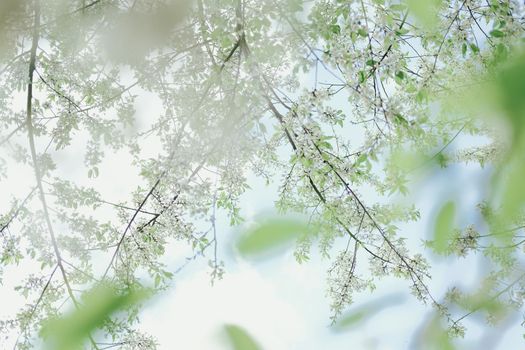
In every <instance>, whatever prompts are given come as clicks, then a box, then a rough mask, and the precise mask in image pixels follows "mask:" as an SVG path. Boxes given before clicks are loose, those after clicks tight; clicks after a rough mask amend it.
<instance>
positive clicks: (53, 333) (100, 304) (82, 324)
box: [40, 285, 148, 350]
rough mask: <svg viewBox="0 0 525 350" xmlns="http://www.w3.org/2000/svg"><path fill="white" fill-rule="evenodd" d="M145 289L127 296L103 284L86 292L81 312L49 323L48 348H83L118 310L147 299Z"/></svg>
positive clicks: (46, 328) (45, 335)
mask: <svg viewBox="0 0 525 350" xmlns="http://www.w3.org/2000/svg"><path fill="white" fill-rule="evenodd" d="M147 295H148V292H147V291H146V290H144V289H129V290H128V291H126V292H125V293H124V294H119V293H118V292H117V290H116V289H115V288H114V287H112V286H108V285H100V286H97V287H95V288H93V289H92V290H90V291H88V292H86V293H84V295H83V297H82V305H80V306H79V308H78V309H77V310H75V311H74V312H72V313H70V314H69V315H65V316H63V317H61V318H58V319H52V320H50V321H48V322H47V323H46V324H45V325H44V327H43V328H42V330H41V332H40V335H41V336H42V338H44V339H45V344H46V347H45V348H46V349H50V350H51V349H52V350H71V349H77V348H81V347H82V344H84V343H85V342H86V340H87V339H88V337H89V336H90V334H91V333H92V332H94V331H96V330H97V329H98V328H99V327H100V326H102V325H103V324H104V322H105V321H106V320H107V319H108V317H110V316H111V315H112V314H113V313H115V312H116V311H120V310H124V309H126V308H128V307H130V306H133V305H136V304H137V303H139V302H141V301H142V300H144V298H145V297H146V296H147Z"/></svg>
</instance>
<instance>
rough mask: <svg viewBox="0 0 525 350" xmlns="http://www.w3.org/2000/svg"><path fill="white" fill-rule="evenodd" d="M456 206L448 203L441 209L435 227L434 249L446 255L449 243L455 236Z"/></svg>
mask: <svg viewBox="0 0 525 350" xmlns="http://www.w3.org/2000/svg"><path fill="white" fill-rule="evenodd" d="M455 211H456V205H455V204H454V202H450V201H449V202H447V203H445V205H443V206H442V207H441V210H440V211H439V213H438V215H437V218H436V224H435V227H434V249H435V251H436V252H438V253H444V252H445V251H446V249H447V247H448V242H449V240H450V238H451V237H452V235H453V229H454V215H455Z"/></svg>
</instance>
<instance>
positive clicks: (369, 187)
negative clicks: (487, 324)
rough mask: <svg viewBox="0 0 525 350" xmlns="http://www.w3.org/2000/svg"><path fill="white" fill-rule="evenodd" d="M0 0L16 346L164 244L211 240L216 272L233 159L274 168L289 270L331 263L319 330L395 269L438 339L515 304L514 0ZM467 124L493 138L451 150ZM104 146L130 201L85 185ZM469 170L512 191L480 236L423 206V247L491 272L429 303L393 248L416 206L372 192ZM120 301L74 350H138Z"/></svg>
mask: <svg viewBox="0 0 525 350" xmlns="http://www.w3.org/2000/svg"><path fill="white" fill-rule="evenodd" d="M1 6H2V12H1V13H2V15H1V17H0V23H1V26H2V35H3V37H4V38H5V39H4V40H2V42H3V44H2V68H1V70H0V76H1V78H0V79H1V84H2V93H1V95H0V98H1V104H0V106H2V107H1V109H0V113H1V118H2V139H1V141H0V142H1V145H2V147H4V149H6V150H7V151H8V153H7V154H6V155H5V156H3V159H2V160H3V164H5V167H4V176H5V174H6V173H7V172H8V171H9V168H10V167H13V166H14V165H12V162H13V161H16V162H18V163H20V164H21V166H30V167H31V168H32V171H33V173H34V181H33V183H32V184H31V185H30V186H28V188H27V194H26V195H25V196H23V197H18V198H13V203H12V207H11V209H9V210H8V211H7V212H6V213H5V214H4V215H3V216H2V218H1V219H2V220H1V221H0V223H1V232H2V246H3V249H2V258H1V261H2V266H4V267H7V266H9V265H13V264H14V265H16V264H19V263H21V262H23V261H33V262H36V263H38V264H39V265H40V272H39V273H38V274H36V275H32V276H29V277H28V278H27V279H26V280H25V283H24V284H23V285H21V286H18V287H17V290H18V291H19V292H20V293H21V294H23V295H25V296H26V297H27V298H28V300H29V304H28V305H27V307H25V308H24V309H22V310H20V312H19V313H18V315H17V316H16V317H15V318H14V319H11V320H6V321H3V322H2V324H1V325H2V328H3V329H5V330H9V329H11V330H13V329H15V330H16V332H18V333H19V334H20V335H19V338H18V341H17V347H18V348H21V349H24V348H30V347H31V346H32V344H33V342H34V337H35V334H36V333H37V332H38V330H39V329H41V328H42V326H43V325H44V324H45V323H46V322H48V319H50V318H56V317H59V316H60V315H61V313H62V312H61V306H62V304H64V303H66V304H71V305H73V306H74V307H77V308H80V307H81V306H82V304H83V302H82V300H81V298H80V296H81V293H82V292H83V291H86V290H89V289H90V288H91V287H92V286H94V285H97V284H105V283H112V285H113V286H114V288H115V293H117V294H119V293H125V291H128V290H130V289H135V288H139V287H140V286H144V285H148V284H151V285H153V286H154V289H156V290H161V289H163V288H166V287H167V286H168V285H169V281H170V280H171V278H172V277H173V273H172V272H169V271H168V269H167V268H166V266H165V265H164V264H163V263H162V262H161V257H162V256H163V255H165V254H166V253H167V252H166V248H167V247H168V245H169V243H170V242H172V241H184V242H187V243H188V244H189V245H190V246H191V247H192V249H193V252H194V254H196V255H201V254H203V253H204V252H205V251H208V250H212V251H213V252H211V253H209V255H210V256H211V258H210V268H211V275H212V279H215V278H220V276H221V275H222V273H223V266H222V264H221V262H220V256H218V254H217V250H216V247H217V244H216V243H217V239H219V237H217V232H216V227H215V215H216V211H222V212H225V213H227V215H229V218H230V221H231V224H232V225H238V224H240V223H241V222H242V208H240V207H239V205H238V199H239V196H240V195H241V194H242V193H243V192H245V191H246V190H248V189H249V184H248V183H247V180H246V174H247V171H248V170H251V171H253V172H254V173H256V174H257V175H258V176H261V177H263V178H265V179H267V181H269V182H270V181H275V179H277V178H280V179H281V195H280V199H279V201H278V202H277V203H276V208H278V210H279V211H281V212H282V213H291V212H292V213H300V214H303V215H305V216H307V217H308V227H309V229H308V230H307V231H309V232H310V234H308V235H302V236H300V238H299V240H298V245H297V249H296V252H295V254H296V257H297V259H298V261H304V260H307V259H308V255H309V252H310V249H311V245H312V244H313V242H314V241H315V240H317V241H318V242H319V249H320V250H321V252H322V253H323V254H324V255H326V256H327V257H331V256H334V255H335V257H334V258H333V267H332V268H331V269H330V270H329V272H328V282H329V295H330V298H331V308H332V311H333V321H334V322H336V321H337V320H338V319H339V318H340V316H341V314H342V312H343V311H344V309H345V308H346V307H347V306H348V305H349V304H350V303H351V302H352V296H353V295H354V294H355V293H358V292H362V291H364V290H373V289H374V287H375V284H376V283H377V282H378V281H379V280H380V279H381V278H382V277H384V276H390V275H394V276H396V277H400V278H404V279H406V280H407V281H408V285H409V286H410V288H411V290H412V293H413V294H414V295H415V296H416V297H417V298H419V299H420V300H421V301H423V302H426V303H428V304H430V305H431V306H433V307H434V308H435V310H436V312H437V314H438V315H439V317H441V318H442V319H443V320H444V321H445V322H446V326H447V327H448V330H449V333H450V334H451V335H463V334H464V332H465V329H464V328H463V326H462V325H461V323H460V321H461V320H462V319H464V318H465V317H467V316H468V315H470V314H472V313H474V312H477V311H484V312H486V313H487V314H488V316H489V317H491V318H493V319H494V318H496V317H497V316H498V315H501V314H502V312H503V311H504V310H505V309H506V308H513V309H515V308H516V307H518V308H519V307H521V305H522V302H523V277H524V276H523V275H516V273H517V271H519V270H520V269H521V265H520V262H521V258H520V255H519V251H520V249H522V248H523V241H520V240H519V239H520V237H521V236H522V235H521V230H522V227H523V218H522V215H521V213H522V210H521V209H522V204H523V203H522V199H521V198H523V197H522V196H520V194H522V192H521V191H522V190H521V189H520V188H521V187H522V186H521V185H520V184H519V174H520V170H522V168H523V165H522V164H521V163H522V162H521V161H520V158H519V157H520V156H519V150H520V149H521V147H522V141H521V132H520V130H521V125H522V124H521V117H522V116H523V115H522V114H523V108H522V107H523V106H522V102H519V103H518V102H517V101H523V99H522V97H523V96H522V94H523V91H525V90H524V89H520V88H522V87H523V81H524V80H520V79H518V78H519V77H521V76H523V74H524V73H523V72H524V71H525V69H523V68H524V67H523V65H522V64H521V63H520V61H519V57H520V53H519V52H520V50H521V49H520V48H519V44H518V42H519V41H520V40H521V38H522V37H523V6H522V5H521V4H519V3H518V2H517V1H510V0H507V1H496V0H491V1H485V0H465V1H440V0H425V1H411V0H408V1H406V2H405V1H402V2H398V1H386V0H385V1H384V0H368V1H365V0H360V1H339V0H319V1H315V2H307V1H300V0H289V1H286V2H281V1H273V0H268V1H262V2H261V1H256V0H219V1H217V0H215V1H208V0H196V1H195V2H191V3H190V2H184V1H182V0H181V1H161V0H141V1H116V0H94V1H92V2H89V1H85V0H82V1H71V2H65V1H60V0H47V1H43V0H33V1H29V0H28V1H15V0H9V1H5V2H4V3H3V4H2V5H1ZM514 57H518V58H514ZM502 72H503V73H502ZM520 74H521V75H520ZM494 77H496V78H494ZM487 81H488V82H489V83H486V82H487ZM481 84H487V85H481ZM471 86H489V87H490V89H489V90H490V91H493V92H495V93H494V94H493V95H494V96H500V95H501V96H503V97H501V96H500V97H501V98H499V97H495V98H493V99H492V100H491V99H490V98H487V99H486V101H487V103H488V105H489V106H491V108H493V107H501V108H500V109H499V110H498V113H499V114H500V115H502V116H504V117H505V118H506V117H508V118H507V119H508V120H509V121H510V124H511V126H512V127H513V129H512V130H515V135H514V138H513V139H512V141H511V142H510V143H506V142H503V141H502V140H501V139H500V138H501V134H500V133H498V131H497V130H496V128H495V127H494V126H493V124H492V123H491V122H490V121H487V120H484V119H480V118H477V117H476V115H474V114H475V113H473V111H477V110H478V109H479V106H480V105H482V104H481V103H479V102H477V103H473V104H469V103H467V102H465V103H462V104H463V105H462V106H458V104H457V103H450V101H456V100H453V97H454V96H458V95H461V96H467V95H468V94H467V93H466V92H465V91H466V89H468V88H469V87H471ZM487 91H488V90H487ZM506 92H511V94H508V93H506ZM143 96H148V98H149V99H150V101H154V103H155V104H156V105H157V106H159V111H158V112H155V111H152V112H151V116H150V118H151V119H150V120H149V121H148V122H149V125H147V126H146V127H144V126H140V125H137V123H138V122H141V121H138V120H136V111H135V108H137V106H139V105H140V99H141V98H143ZM22 99H23V100H25V103H24V107H23V108H21V103H20V101H21V100H22ZM465 101H466V98H465ZM503 119H504V118H503ZM465 133H469V134H471V135H476V136H478V137H487V139H488V140H489V141H487V142H484V143H483V144H482V145H481V146H478V147H475V148H472V147H467V148H464V149H459V150H456V151H451V150H450V148H451V147H450V146H451V144H453V142H454V140H456V139H457V138H458V136H459V135H460V134H465ZM152 140H154V141H152ZM153 142H155V143H157V144H159V147H157V148H155V147H151V146H149V144H151V143H153ZM79 149H82V150H83V157H84V167H85V170H84V172H85V175H84V176H83V178H82V183H79V182H78V181H77V182H75V181H72V180H71V179H70V178H69V179H68V176H67V174H65V172H64V169H66V168H67V167H68V166H69V164H67V163H66V162H61V161H60V159H64V158H65V157H66V155H67V154H76V155H78V150H79ZM119 151H120V152H122V151H125V152H126V153H127V154H129V155H130V163H132V164H133V165H134V166H135V169H136V170H137V172H139V174H140V180H139V183H137V184H136V189H135V190H134V191H133V192H132V193H130V194H129V196H128V198H127V199H126V201H123V202H113V201H112V200H111V199H110V198H107V197H105V196H104V195H103V192H104V191H103V190H102V189H101V188H102V187H103V186H100V184H102V183H104V184H109V185H110V186H111V185H112V184H114V183H116V182H118V181H119V178H123V177H126V176H130V175H129V174H127V173H123V174H114V173H104V172H103V171H101V168H100V164H101V163H102V162H103V159H104V155H105V154H108V153H111V152H119ZM68 152H69V153H68ZM148 153H149V155H148ZM151 153H153V155H151ZM8 159H9V160H8ZM501 159H505V160H506V161H504V162H500V160H501ZM465 161H476V162H479V163H480V164H482V165H485V164H492V165H494V166H495V167H496V168H497V169H500V170H499V171H497V172H496V174H495V175H494V181H495V183H498V181H499V183H502V182H503V183H505V181H507V180H505V179H509V178H510V179H511V180H510V183H511V184H512V187H508V186H507V187H506V186H505V185H501V186H500V187H502V188H501V189H500V191H498V189H496V190H495V191H494V193H491V194H490V196H489V197H488V198H487V201H486V202H484V203H482V204H480V206H479V207H480V209H481V213H482V214H483V217H484V219H485V221H486V222H487V223H488V224H489V225H488V229H487V230H486V232H483V233H482V232H481V230H480V229H479V228H477V227H475V226H468V227H467V228H466V229H464V230H454V220H453V217H454V211H455V206H454V204H452V203H448V204H445V206H444V207H443V209H442V210H441V211H440V213H439V215H438V218H437V223H436V234H435V239H434V240H432V241H431V242H428V246H429V247H430V248H433V249H434V250H435V252H437V253H439V254H448V255H458V256H462V255H465V254H468V253H470V252H478V251H479V252H482V253H484V254H485V255H486V256H487V257H488V258H490V260H491V261H492V262H493V264H494V270H493V271H492V272H490V273H489V274H488V275H487V278H486V279H484V282H483V286H482V289H481V290H480V291H479V292H476V293H475V294H474V295H469V294H468V293H463V292H461V291H460V290H459V289H457V288H453V289H451V291H450V293H448V295H447V298H445V299H444V298H442V297H441V296H436V295H435V294H434V293H433V292H432V291H431V290H430V289H429V287H428V279H429V278H430V277H431V266H429V264H428V262H427V260H426V259H425V257H424V256H423V254H422V253H417V252H412V251H410V250H409V249H408V245H407V243H406V241H407V237H406V236H408V235H410V236H413V234H412V233H406V232H398V229H397V227H396V223H399V222H404V221H409V220H418V218H419V215H420V214H419V211H418V210H417V208H415V207H413V206H412V205H406V204H402V203H401V202H398V201H394V202H392V200H389V196H392V195H399V194H401V195H404V194H407V193H408V192H409V191H410V187H409V184H410V181H411V176H412V174H413V173H414V172H417V171H419V170H420V169H421V168H429V167H432V166H434V164H437V165H439V166H441V167H447V166H448V165H450V164H453V163H454V162H465ZM78 179H79V178H77V180H78ZM97 185H98V187H99V188H97ZM106 186H107V185H106ZM498 193H499V194H501V193H503V197H502V199H501V198H498ZM498 200H499V202H498ZM110 209H111V210H110ZM203 221H206V222H207V223H208V225H207V227H204V228H203V227H202V226H203V225H202V222H203ZM285 226H286V225H285ZM292 226H293V227H296V226H294V225H292ZM501 232H505V233H506V234H505V235H501V234H500V233H501ZM501 236H503V237H504V238H503V239H502V238H501ZM416 239H417V238H416ZM341 247H343V248H342V249H341ZM102 260H103V261H104V263H103V264H102V265H101V263H100V261H102ZM505 283H508V284H507V286H506V287H501V285H502V284H505ZM517 286H521V287H520V288H519V289H515V287H517ZM511 290H512V291H513V293H509V292H510V291H511ZM516 290H518V291H519V292H518V294H519V293H521V294H519V297H518V298H516V293H514V292H515V291H516ZM458 306H459V311H458V308H457V307H458ZM138 310H139V305H137V304H133V305H128V306H127V312H128V317H124V318H119V317H112V318H109V319H108V320H107V322H104V324H103V325H102V326H101V329H102V333H100V332H99V333H100V334H99V333H97V334H92V335H90V336H89V342H90V346H91V347H93V348H100V344H99V343H103V342H107V339H106V338H108V339H110V341H112V342H114V343H115V344H120V345H121V346H122V347H124V348H126V347H127V348H141V349H143V348H153V347H154V346H155V342H154V340H153V339H151V338H150V337H148V336H147V335H142V334H140V333H138V332H136V330H135V329H134V326H135V324H136V315H137V312H138ZM461 311H465V313H464V314H462V313H461Z"/></svg>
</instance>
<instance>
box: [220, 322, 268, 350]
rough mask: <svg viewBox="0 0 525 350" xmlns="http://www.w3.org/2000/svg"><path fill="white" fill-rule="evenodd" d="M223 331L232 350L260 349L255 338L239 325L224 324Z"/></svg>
mask: <svg viewBox="0 0 525 350" xmlns="http://www.w3.org/2000/svg"><path fill="white" fill-rule="evenodd" d="M224 331H225V332H226V334H227V335H228V338H229V340H230V343H231V345H232V348H233V350H261V348H260V347H259V345H257V343H256V342H255V340H254V339H253V338H252V337H251V336H250V335H249V334H248V333H247V332H246V331H245V330H244V329H242V328H241V327H239V326H236V325H232V324H229V325H225V326H224Z"/></svg>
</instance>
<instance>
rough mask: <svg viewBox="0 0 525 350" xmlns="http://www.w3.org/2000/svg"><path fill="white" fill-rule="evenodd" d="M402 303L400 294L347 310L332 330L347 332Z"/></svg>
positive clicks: (402, 298)
mask: <svg viewBox="0 0 525 350" xmlns="http://www.w3.org/2000/svg"><path fill="white" fill-rule="evenodd" d="M403 301H404V296H403V295H401V294H392V295H387V296H385V297H383V298H380V299H378V300H375V301H372V302H369V303H366V304H364V305H362V306H360V307H357V308H354V309H353V310H349V311H348V312H347V313H345V314H344V315H343V316H342V317H341V318H340V319H339V321H337V322H336V323H335V324H334V327H333V329H334V330H335V331H337V332H340V331H348V330H350V329H352V328H355V327H358V326H360V325H361V324H362V323H364V322H366V321H368V320H369V319H370V318H372V317H373V316H375V315H377V314H378V313H380V312H382V311H384V310H385V309H386V308H388V307H391V306H395V305H399V304H401V303H402V302H403Z"/></svg>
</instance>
